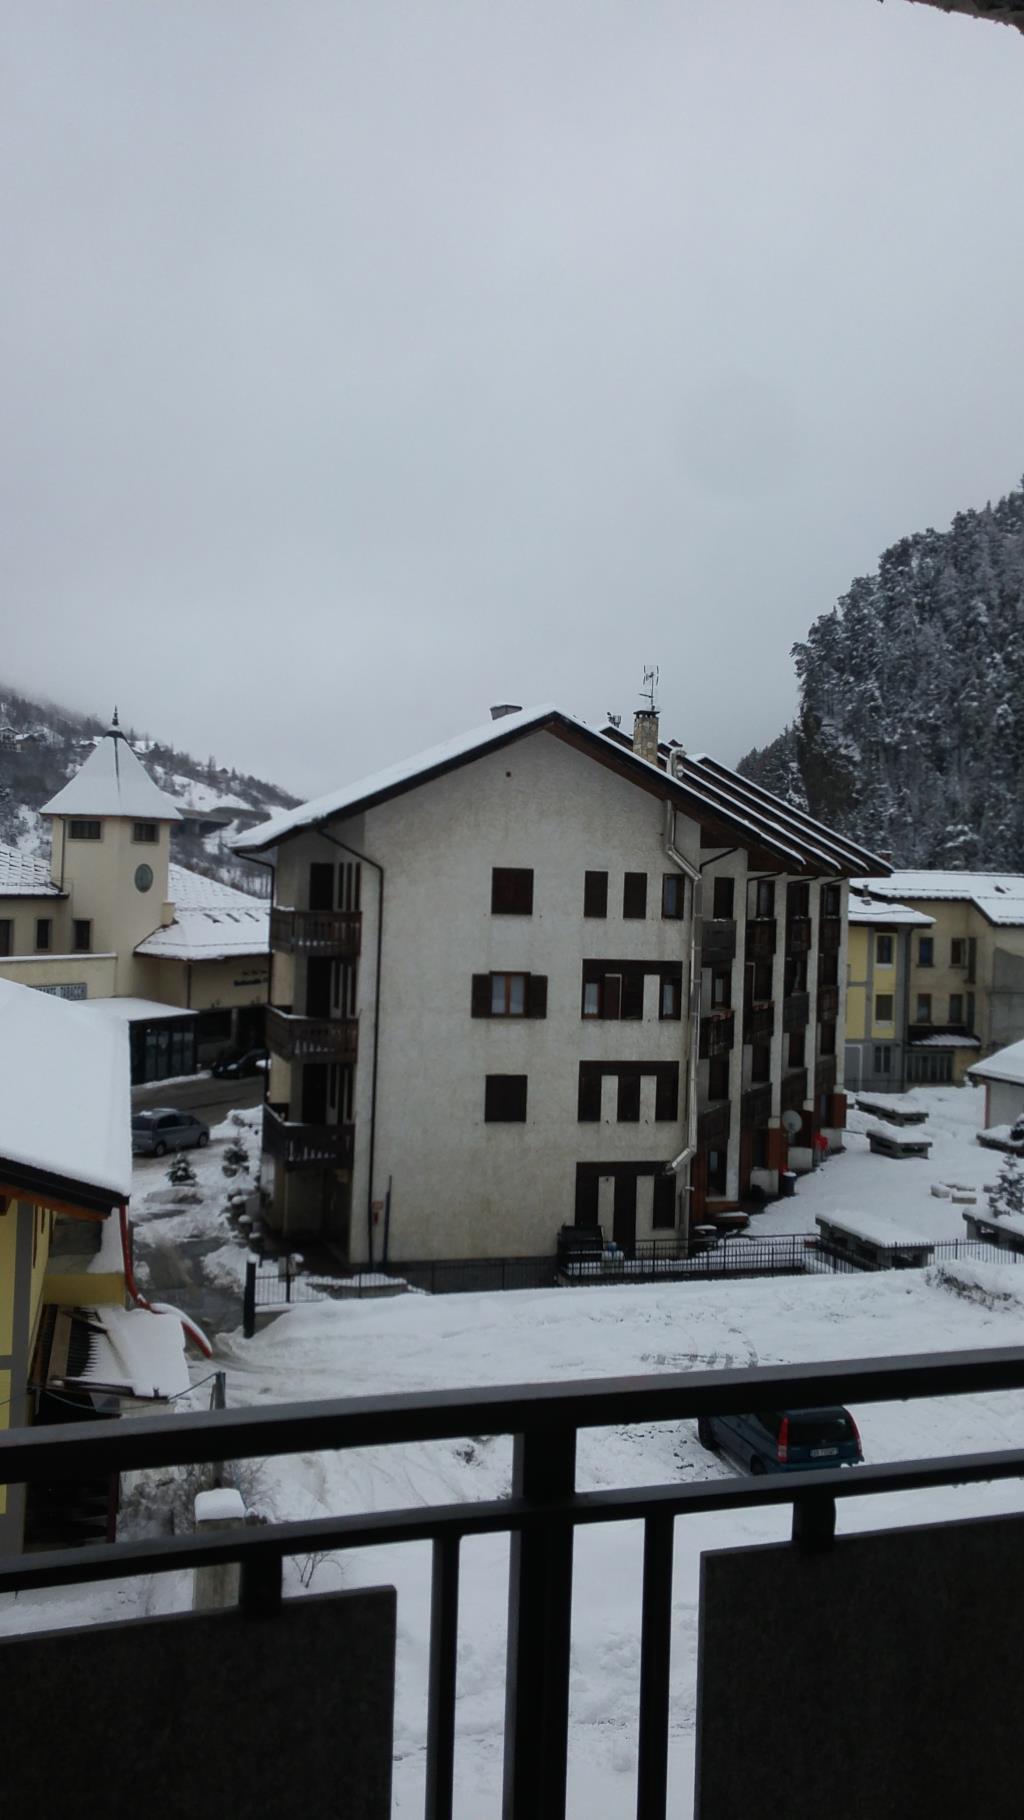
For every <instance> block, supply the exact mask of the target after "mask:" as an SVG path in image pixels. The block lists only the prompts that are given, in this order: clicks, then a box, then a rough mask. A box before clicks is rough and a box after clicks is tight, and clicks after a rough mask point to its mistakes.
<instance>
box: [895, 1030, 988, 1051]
mask: <svg viewBox="0 0 1024 1820" xmlns="http://www.w3.org/2000/svg"><path fill="white" fill-rule="evenodd" d="M910 1047H911V1049H980V1048H981V1038H980V1037H978V1036H963V1035H961V1034H960V1032H959V1031H955V1030H937V1031H936V1032H935V1034H934V1036H915V1038H914V1040H913V1042H912V1043H911V1045H910Z"/></svg>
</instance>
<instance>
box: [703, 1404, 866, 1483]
mask: <svg viewBox="0 0 1024 1820" xmlns="http://www.w3.org/2000/svg"><path fill="white" fill-rule="evenodd" d="M697 1438H698V1440H699V1441H700V1442H701V1444H702V1445H703V1446H704V1447H707V1448H710V1450H711V1452H712V1453H717V1452H718V1450H719V1448H721V1449H723V1450H724V1451H725V1452H726V1453H728V1454H731V1455H732V1457H733V1459H734V1460H735V1461H736V1462H737V1464H738V1465H739V1466H742V1468H743V1470H744V1471H745V1472H808V1471H813V1470H814V1469H815V1468H820V1467H823V1466H856V1465H858V1464H859V1463H860V1461H861V1460H863V1458H864V1450H863V1448H862V1447H861V1444H860V1435H859V1434H858V1432H857V1424H856V1422H855V1421H854V1419H853V1417H852V1416H851V1414H850V1412H849V1410H848V1409H840V1408H835V1409H769V1410H759V1411H758V1413H757V1414H756V1415H742V1416H701V1417H700V1419H699V1421H698V1423H697Z"/></svg>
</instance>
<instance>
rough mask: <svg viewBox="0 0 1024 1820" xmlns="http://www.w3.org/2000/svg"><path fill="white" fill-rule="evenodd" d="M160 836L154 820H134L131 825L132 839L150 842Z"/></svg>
mask: <svg viewBox="0 0 1024 1820" xmlns="http://www.w3.org/2000/svg"><path fill="white" fill-rule="evenodd" d="M159 838H160V831H159V829H158V828H157V825H156V822H135V823H134V825H133V827H132V840H139V841H148V842H150V843H151V844H152V843H153V842H155V841H157V840H159Z"/></svg>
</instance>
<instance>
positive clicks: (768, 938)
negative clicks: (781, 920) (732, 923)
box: [744, 916, 779, 961]
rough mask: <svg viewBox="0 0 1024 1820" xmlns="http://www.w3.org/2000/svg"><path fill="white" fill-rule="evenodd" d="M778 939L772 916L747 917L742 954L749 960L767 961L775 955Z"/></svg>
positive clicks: (776, 926) (776, 927) (775, 924)
mask: <svg viewBox="0 0 1024 1820" xmlns="http://www.w3.org/2000/svg"><path fill="white" fill-rule="evenodd" d="M778 939H779V931H778V925H777V923H776V921H775V918H774V916H757V917H748V919H747V934H746V941H745V944H744V952H745V954H746V957H747V959H748V961H749V960H759V961H767V960H770V959H771V957H772V955H773V954H774V953H775V947H776V943H777V942H778Z"/></svg>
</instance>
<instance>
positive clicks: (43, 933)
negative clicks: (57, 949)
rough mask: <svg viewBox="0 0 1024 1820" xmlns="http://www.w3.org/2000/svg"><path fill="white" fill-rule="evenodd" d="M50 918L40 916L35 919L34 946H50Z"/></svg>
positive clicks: (43, 947) (42, 947) (40, 947)
mask: <svg viewBox="0 0 1024 1820" xmlns="http://www.w3.org/2000/svg"><path fill="white" fill-rule="evenodd" d="M50 926H51V925H50V919H49V917H48V916H40V917H37V919H36V947H37V948H39V949H45V948H48V947H49V946H50Z"/></svg>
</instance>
